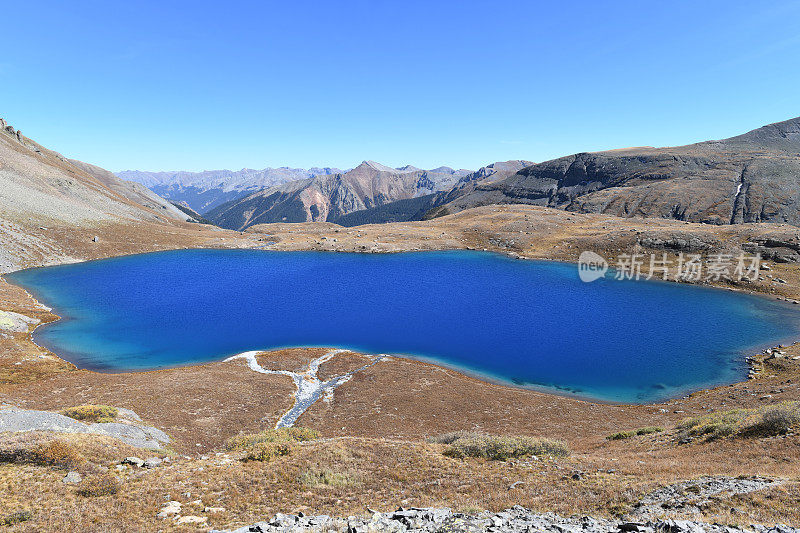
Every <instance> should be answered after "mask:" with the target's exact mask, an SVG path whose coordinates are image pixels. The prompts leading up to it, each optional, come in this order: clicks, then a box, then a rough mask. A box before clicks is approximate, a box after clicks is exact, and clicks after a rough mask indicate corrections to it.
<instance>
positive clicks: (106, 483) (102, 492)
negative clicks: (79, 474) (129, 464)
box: [78, 472, 122, 498]
mask: <svg viewBox="0 0 800 533" xmlns="http://www.w3.org/2000/svg"><path fill="white" fill-rule="evenodd" d="M120 488H122V483H121V482H120V480H119V479H117V478H116V476H113V475H111V474H109V473H108V472H102V473H100V474H95V475H93V476H88V477H86V478H85V479H84V480H83V481H82V482H81V485H80V488H79V489H78V494H79V495H81V496H85V497H87V498H88V497H96V496H111V495H113V494H116V493H118V492H119V489H120Z"/></svg>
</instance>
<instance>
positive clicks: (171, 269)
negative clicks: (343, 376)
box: [7, 250, 800, 402]
mask: <svg viewBox="0 0 800 533" xmlns="http://www.w3.org/2000/svg"><path fill="white" fill-rule="evenodd" d="M7 278H8V279H9V280H10V281H12V282H14V283H18V284H20V285H22V286H24V287H26V288H27V289H29V290H30V291H31V292H32V293H33V294H35V295H36V296H37V298H39V299H40V300H41V301H43V302H44V303H46V304H47V305H50V306H52V307H53V308H54V310H55V312H56V313H58V314H59V315H61V316H62V317H64V319H63V320H60V321H57V322H55V323H52V324H49V325H46V326H43V327H41V328H39V329H37V330H36V332H35V333H34V340H35V341H36V342H38V343H39V344H41V345H43V346H46V347H48V348H50V349H51V350H53V351H54V352H56V353H58V354H59V355H62V356H63V357H64V358H66V359H68V360H70V361H72V362H73V363H75V364H76V365H78V366H79V367H83V368H89V369H94V370H100V371H114V372H116V371H129V370H144V369H153V368H161V367H168V366H176V365H185V364H196V363H204V362H208V361H214V360H219V359H222V358H224V357H226V356H229V355H232V354H235V353H239V352H243V351H247V350H255V349H270V348H279V347H287V346H334V347H344V348H351V349H355V350H361V351H365V352H369V353H388V354H399V355H408V356H412V357H419V358H423V359H427V360H430V361H432V362H435V363H438V364H444V365H449V366H452V367H455V368H458V369H460V370H463V371H466V372H470V373H473V374H478V375H481V376H484V377H486V378H489V379H495V380H499V381H504V382H508V383H513V384H516V385H521V386H530V387H536V388H541V389H545V390H551V391H556V392H560V393H566V394H575V395H579V396H583V397H589V398H594V399H599V400H607V401H614V402H649V401H656V400H661V399H665V398H669V397H675V396H678V395H681V394H684V393H687V392H690V391H693V390H697V389H700V388H705V387H708V386H713V385H719V384H723V383H731V382H734V381H738V380H741V379H743V378H744V377H745V376H746V374H747V365H746V363H745V361H744V355H745V354H748V353H751V352H752V351H753V350H755V349H757V348H763V347H766V346H768V345H774V344H777V343H778V342H782V341H788V340H792V339H794V338H795V337H800V334H799V333H800V311H798V310H797V309H795V308H792V306H790V305H788V304H784V303H782V302H776V301H771V300H767V299H765V298H760V297H756V296H749V295H744V294H738V293H733V292H730V291H723V290H714V289H708V288H701V287H691V286H686V285H679V284H675V283H666V282H644V281H639V282H635V281H616V280H613V279H600V280H598V281H595V282H593V283H582V282H581V281H580V280H579V279H578V275H577V267H576V266H575V265H568V264H561V263H549V262H539V261H522V260H513V259H509V258H506V257H504V256H500V255H495V254H490V253H482V252H468V251H457V252H423V253H403V254H386V255H377V254H343V253H325V252H271V251H253V250H249V251H244V250H179V251H172V252H160V253H153V254H144V255H135V256H127V257H120V258H114V259H106V260H102V261H91V262H87V263H79V264H73V265H64V266H56V267H46V268H37V269H31V270H25V271H21V272H16V273H14V274H10V275H8V276H7Z"/></svg>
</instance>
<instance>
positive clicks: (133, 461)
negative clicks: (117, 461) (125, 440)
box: [122, 457, 144, 467]
mask: <svg viewBox="0 0 800 533" xmlns="http://www.w3.org/2000/svg"><path fill="white" fill-rule="evenodd" d="M122 464H125V465H133V466H138V467H142V466H144V461H143V460H142V459H139V458H138V457H126V458H125V459H123V460H122Z"/></svg>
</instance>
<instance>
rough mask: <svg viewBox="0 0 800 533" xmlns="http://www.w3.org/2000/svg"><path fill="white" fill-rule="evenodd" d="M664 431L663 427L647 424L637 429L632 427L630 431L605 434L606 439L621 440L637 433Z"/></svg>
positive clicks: (645, 433)
mask: <svg viewBox="0 0 800 533" xmlns="http://www.w3.org/2000/svg"><path fill="white" fill-rule="evenodd" d="M662 431H664V428H661V427H658V426H648V427H644V428H639V429H632V430H630V431H620V432H617V433H612V434H611V435H609V436H607V437H606V439H607V440H623V439H629V438H631V437H636V436H639V435H650V434H653V433H661V432H662Z"/></svg>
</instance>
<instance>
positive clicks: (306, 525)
mask: <svg viewBox="0 0 800 533" xmlns="http://www.w3.org/2000/svg"><path fill="white" fill-rule="evenodd" d="M273 531H274V532H286V531H319V532H323V531H342V532H345V531H346V532H348V533H362V532H363V533H367V532H373V531H375V532H377V531H381V532H383V531H385V532H392V531H420V532H422V531H463V532H479V531H509V532H536V531H542V532H553V533H579V532H587V533H606V532H608V533H612V532H613V533H616V532H641V533H655V532H670V533H695V532H698V533H699V532H720V533H736V532H739V531H741V532H745V531H748V532H764V533H772V532H774V533H794V532H797V531H800V529H798V528H793V527H788V526H783V525H775V526H762V525H751V526H742V527H731V526H724V525H720V524H708V523H704V522H696V521H692V520H671V519H665V520H644V521H623V520H604V519H598V518H592V517H588V516H584V517H571V518H564V517H561V516H559V515H557V514H553V513H545V514H537V513H533V512H531V511H529V510H527V509H525V508H524V507H520V506H515V507H512V508H511V509H506V510H505V511H502V512H499V513H490V512H483V513H478V514H464V513H454V512H453V511H451V510H450V509H446V508H445V509H437V508H427V509H422V508H413V509H403V508H400V509H398V510H397V511H395V512H393V513H374V514H373V515H372V517H371V518H355V517H349V518H331V517H329V516H326V515H317V516H306V515H287V514H278V515H275V516H274V517H273V518H272V519H271V520H269V521H267V522H259V523H257V524H253V525H251V526H245V527H242V528H239V529H236V530H233V531H225V530H218V531H214V532H212V533H251V532H252V533H266V532H273Z"/></svg>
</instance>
